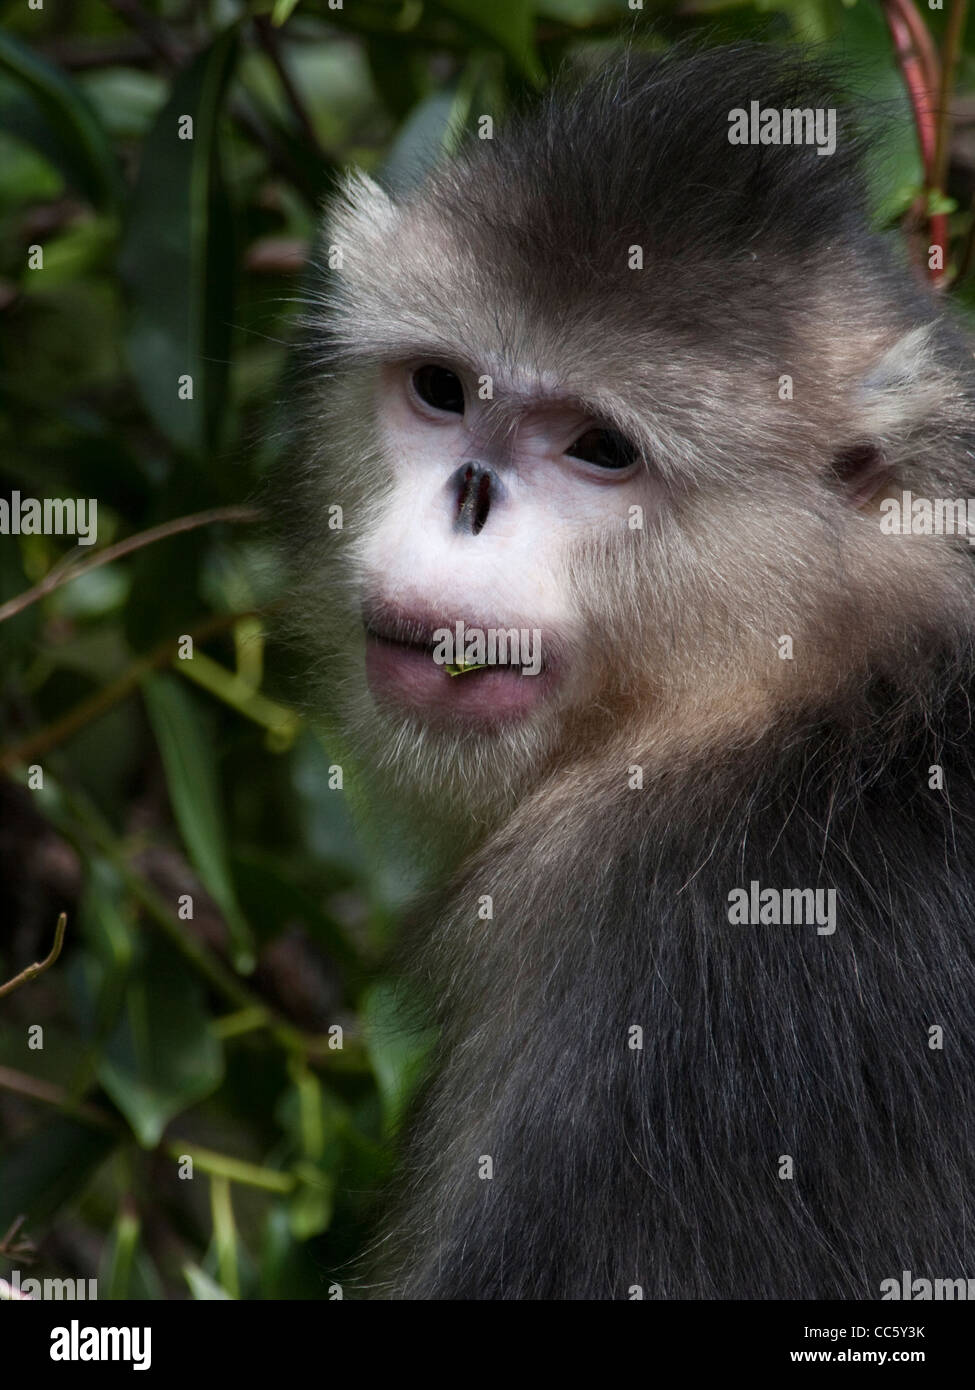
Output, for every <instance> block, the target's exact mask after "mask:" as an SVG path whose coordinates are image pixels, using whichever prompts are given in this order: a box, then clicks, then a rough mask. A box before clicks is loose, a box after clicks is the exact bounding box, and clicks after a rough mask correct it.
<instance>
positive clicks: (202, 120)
mask: <svg viewBox="0 0 975 1390" xmlns="http://www.w3.org/2000/svg"><path fill="white" fill-rule="evenodd" d="M236 53H237V33H236V30H235V29H229V30H227V31H226V32H225V33H223V34H222V35H221V36H220V37H219V38H218V39H217V40H216V42H215V43H213V44H212V45H211V47H210V48H208V49H206V50H205V51H204V52H203V53H201V54H200V55H199V56H198V57H197V58H196V59H195V60H194V61H193V62H192V63H191V64H190V65H189V67H188V68H186V69H185V70H184V71H183V72H181V73H180V74H179V76H178V77H177V78H176V81H175V83H174V85H173V90H172V93H171V95H170V98H169V100H168V101H167V102H166V105H165V106H164V107H163V109H162V111H161V113H160V115H159V117H158V119H157V120H156V122H155V124H154V125H153V127H152V130H151V131H150V133H149V136H148V138H147V140H146V142H145V145H144V147H143V150H142V160H141V164H140V169H139V180H138V183H137V185H136V190H135V193H134V195H133V200H132V208H131V213H130V216H129V220H128V225H127V228H126V232H125V239H124V244H123V249H122V254H121V258H120V265H119V269H120V272H121V275H122V279H123V282H124V284H125V286H126V289H127V291H128V295H129V299H130V304H131V321H130V325H129V333H128V353H129V359H130V362H131V365H132V369H133V372H134V374H135V378H136V382H137V384H138V387H139V391H140V393H141V395H142V398H143V400H144V401H145V404H146V407H147V409H148V410H149V413H150V414H151V415H152V417H153V419H154V420H155V422H156V424H157V425H158V426H159V428H160V429H161V430H162V431H163V433H164V434H165V435H166V436H167V437H168V438H169V439H170V440H171V441H172V442H173V443H174V444H176V445H177V446H179V447H180V448H182V449H185V450H186V451H187V452H189V453H193V454H196V455H203V454H205V453H206V452H207V450H208V449H209V448H210V447H211V446H212V445H213V444H214V443H215V442H216V440H217V438H218V437H219V433H220V427H221V423H222V419H223V413H224V406H225V403H226V391H227V368H228V358H229V354H230V323H231V317H232V313H233V279H234V251H233V244H232V239H233V238H232V233H233V226H234V219H233V216H232V214H231V210H230V206H229V202H228V198H227V193H226V190H225V188H224V184H223V179H222V176H221V170H220V158H219V147H218V137H219V122H220V114H221V110H222V106H223V102H224V98H225V96H226V93H227V89H228V86H229V83H230V78H231V74H232V72H233V66H234V60H235V57H236ZM186 117H191V118H192V121H193V138H192V139H185V138H180V130H181V128H182V129H184V131H185V124H183V123H184V118H186ZM187 377H191V378H192V399H180V398H179V394H178V393H179V390H180V381H181V379H185V378H187ZM185 389H186V388H185V380H184V386H183V391H184V394H185Z"/></svg>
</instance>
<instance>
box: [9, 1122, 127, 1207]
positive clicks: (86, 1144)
mask: <svg viewBox="0 0 975 1390" xmlns="http://www.w3.org/2000/svg"><path fill="white" fill-rule="evenodd" d="M117 1143H118V1136H117V1135H115V1134H113V1133H111V1132H110V1131H108V1130H102V1129H94V1128H92V1127H91V1126H90V1125H83V1124H79V1123H77V1122H76V1121H75V1120H67V1119H63V1118H61V1117H58V1118H57V1119H54V1120H50V1121H47V1122H46V1123H42V1124H40V1125H38V1126H37V1127H36V1128H35V1129H32V1130H31V1132H30V1133H29V1134H28V1135H26V1136H25V1137H24V1138H23V1139H19V1140H15V1141H14V1143H12V1144H9V1145H8V1146H7V1148H6V1151H5V1153H4V1154H3V1157H2V1158H0V1233H2V1232H3V1231H5V1230H6V1229H7V1227H8V1226H9V1225H10V1224H11V1222H12V1221H13V1220H14V1219H15V1218H16V1217H18V1216H20V1215H25V1216H26V1217H27V1230H28V1233H30V1232H31V1228H32V1227H35V1226H37V1225H39V1224H41V1223H43V1222H45V1221H48V1220H49V1219H50V1218H51V1217H52V1216H54V1215H55V1213H56V1212H57V1211H58V1210H59V1209H60V1208H61V1207H62V1206H63V1205H64V1203H65V1202H68V1201H70V1200H71V1199H72V1198H74V1197H76V1196H77V1195H78V1194H79V1193H80V1192H81V1191H82V1189H83V1188H84V1187H85V1185H86V1184H87V1182H88V1179H89V1178H90V1177H91V1175H92V1173H93V1172H94V1170H95V1169H96V1168H97V1167H98V1165H99V1164H100V1163H101V1162H102V1160H103V1159H104V1158H107V1156H108V1155H109V1154H110V1153H111V1151H112V1149H113V1148H114V1147H115V1145H116V1144H117Z"/></svg>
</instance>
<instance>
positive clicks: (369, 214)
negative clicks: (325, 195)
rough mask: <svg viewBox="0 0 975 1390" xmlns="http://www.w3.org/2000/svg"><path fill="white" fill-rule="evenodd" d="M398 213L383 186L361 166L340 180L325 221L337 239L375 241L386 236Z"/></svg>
mask: <svg viewBox="0 0 975 1390" xmlns="http://www.w3.org/2000/svg"><path fill="white" fill-rule="evenodd" d="M398 215H399V213H398V209H397V207H396V204H395V203H394V202H393V200H392V198H391V197H390V196H389V194H388V193H387V192H386V191H385V189H383V188H380V186H379V184H378V183H377V182H376V180H375V179H373V178H370V177H369V175H368V174H367V173H365V172H364V171H363V170H362V169H353V170H352V171H351V172H350V173H348V174H346V176H345V178H344V179H343V181H342V184H341V185H340V187H339V191H338V195H337V197H336V198H335V200H334V202H333V203H332V204H331V207H330V208H329V213H328V219H327V220H328V226H329V231H330V233H331V234H332V235H333V236H335V237H336V238H337V239H339V240H340V241H341V240H345V239H350V240H352V241H354V242H358V241H376V240H382V239H384V238H385V237H387V236H388V235H389V233H390V232H391V231H392V229H393V227H394V226H395V224H396V221H397V218H398Z"/></svg>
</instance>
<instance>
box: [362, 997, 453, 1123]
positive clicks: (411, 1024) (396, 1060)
mask: <svg viewBox="0 0 975 1390" xmlns="http://www.w3.org/2000/svg"><path fill="white" fill-rule="evenodd" d="M362 1026H363V1030H364V1032H365V1038H366V1050H367V1051H368V1054H369V1059H370V1061H371V1062H372V1066H373V1070H374V1071H375V1073H376V1082H377V1085H378V1086H379V1093H380V1095H381V1097H382V1102H383V1121H384V1125H385V1129H386V1132H387V1133H389V1134H393V1133H395V1132H396V1130H397V1128H398V1127H399V1124H400V1121H401V1120H402V1118H403V1114H404V1111H405V1109H406V1106H407V1105H408V1104H409V1101H410V1098H411V1097H412V1095H413V1093H414V1091H415V1090H416V1088H417V1086H418V1085H419V1083H420V1081H421V1080H422V1078H423V1073H424V1070H425V1068H426V1062H427V1059H428V1057H429V1054H430V1049H431V1048H432V1046H433V1044H434V1041H435V1040H436V1030H435V1029H433V1028H428V1027H417V1025H416V1022H415V1020H414V1019H413V1018H412V1016H411V1013H410V1009H409V1007H408V1003H407V1001H406V999H405V998H404V995H403V987H402V985H401V984H400V983H399V982H397V981H393V980H379V981H377V982H376V984H374V985H372V986H371V987H370V988H369V989H368V990H367V991H366V993H365V995H364V997H363V1000H362Z"/></svg>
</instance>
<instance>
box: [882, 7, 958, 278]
mask: <svg viewBox="0 0 975 1390" xmlns="http://www.w3.org/2000/svg"><path fill="white" fill-rule="evenodd" d="M882 4H883V11H884V17H885V19H886V21H887V27H888V29H889V30H890V36H891V40H892V42H893V45H894V53H895V55H896V57H897V64H898V67H899V68H900V70H901V76H902V77H903V79H904V86H905V87H906V88H907V95H908V98H909V100H910V103H911V110H912V111H913V113H914V125H915V128H916V130H917V138H918V146H919V148H920V152H921V163H922V165H923V169H924V191H925V197H924V200H923V204H924V205H923V207H922V208H920V209H917V208H916V209H915V211H919V212H921V213H922V215H923V214H926V215H927V219H928V227H929V236H930V239H931V243H932V244H933V245H936V246H940V247H941V249H942V262H943V261H944V260H945V259H946V256H947V247H948V219H947V217H946V216H945V214H944V213H943V212H932V211H931V206H930V205H931V198H932V195H935V196H937V194H938V193H939V192H940V189H939V185H938V181H937V175H936V172H935V169H936V164H935V160H936V155H937V141H938V127H937V124H936V122H935V115H934V94H935V90H936V84H935V82H934V77H935V71H934V66H933V65H934V63H935V61H936V60H935V59H934V56H933V49H932V47H931V46H930V45H929V44H928V43H927V42H926V41H925V40H920V39H919V32H920V29H919V26H920V27H923V22H922V21H921V19H920V16H919V15H918V14H917V12H916V10H914V4H913V0H882ZM927 261H928V258H927V256H926V257H925V263H927ZM928 273H929V275H930V277H931V280H932V282H933V283H934V284H935V285H937V284H938V282H939V281H940V280H941V278H942V276H943V275H944V266H943V265H942V267H941V268H940V269H938V268H932V267H930V266H929V269H928Z"/></svg>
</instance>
